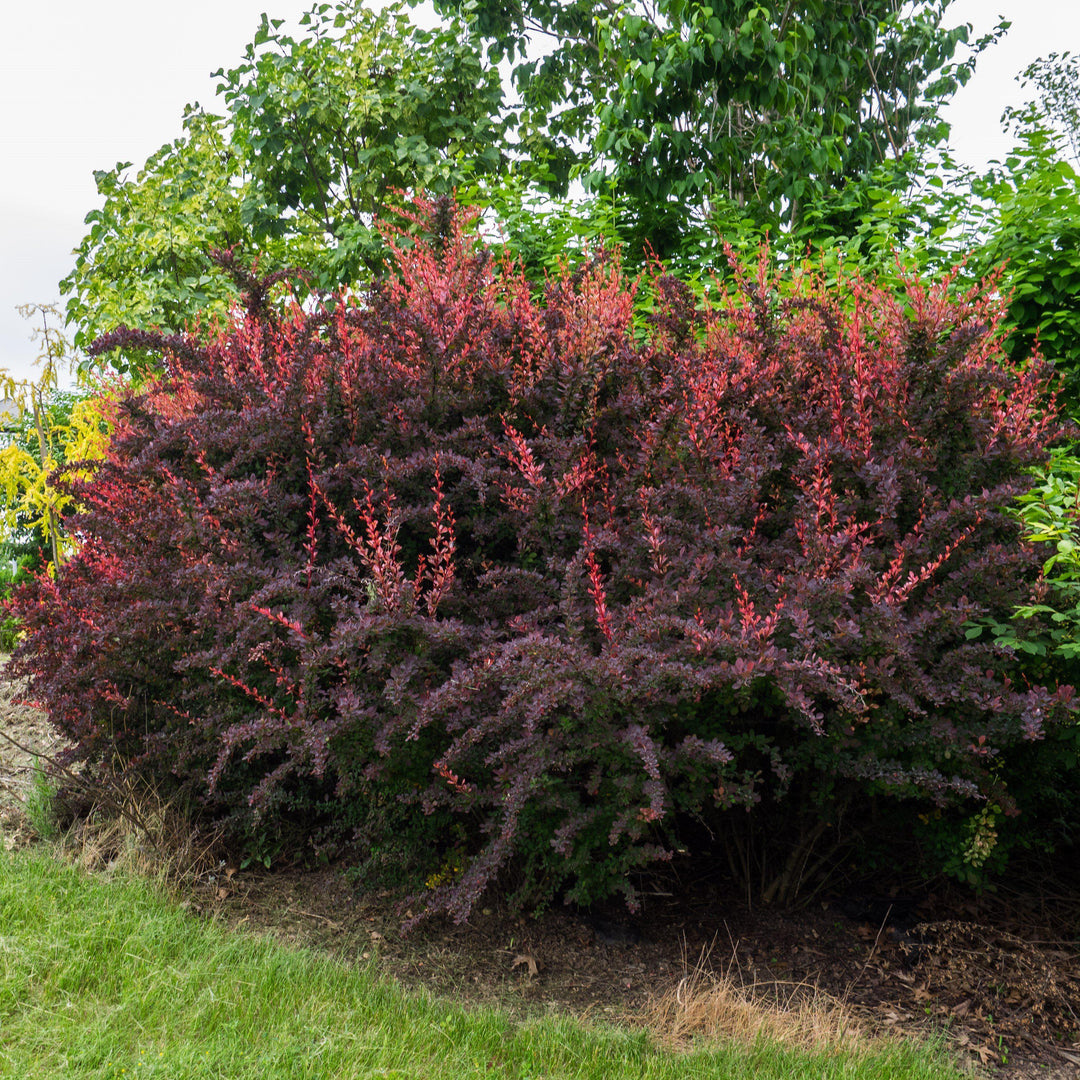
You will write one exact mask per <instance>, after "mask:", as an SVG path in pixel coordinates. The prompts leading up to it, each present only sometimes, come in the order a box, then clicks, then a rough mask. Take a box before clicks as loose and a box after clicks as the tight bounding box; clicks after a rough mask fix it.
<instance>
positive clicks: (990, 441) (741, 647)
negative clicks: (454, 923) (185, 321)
mask: <svg viewBox="0 0 1080 1080" xmlns="http://www.w3.org/2000/svg"><path fill="white" fill-rule="evenodd" d="M432 212H433V208H432V207H425V206H423V205H422V204H421V205H420V206H419V210H418V216H417V220H416V222H415V225H416V229H415V230H414V235H411V236H401V237H399V238H398V242H397V257H398V263H399V265H398V272H397V276H395V277H393V278H391V279H390V280H388V281H386V282H384V283H381V284H380V285H379V286H378V287H377V288H375V289H374V290H372V292H371V293H370V295H368V296H365V297H364V298H362V300H356V301H347V300H341V301H339V302H337V303H336V304H335V306H334V307H333V308H326V309H320V310H319V311H317V312H315V313H314V314H305V313H304V312H302V311H299V310H292V311H290V312H288V313H287V314H285V315H281V314H274V312H273V309H272V308H271V307H269V306H268V304H267V301H266V293H265V290H262V291H260V290H259V289H257V288H255V287H254V286H252V288H251V289H249V293H250V294H251V295H252V296H253V297H255V298H256V299H257V301H258V302H257V303H254V302H253V304H252V307H251V309H250V310H249V312H248V314H247V315H246V316H240V315H238V316H237V317H236V318H235V320H234V321H233V323H232V324H231V325H230V326H228V327H227V328H226V329H225V330H224V331H223V332H222V333H221V334H220V335H219V336H218V337H216V338H215V339H214V340H213V341H211V342H210V343H208V344H206V343H202V342H200V341H199V340H197V339H196V338H194V337H192V336H187V337H184V338H181V339H166V338H160V339H157V341H156V344H157V346H158V347H159V348H161V349H162V350H163V363H164V371H165V375H164V376H163V377H162V379H161V381H160V383H159V384H157V385H155V386H152V387H150V388H148V389H145V390H143V391H142V392H138V393H136V392H132V393H130V394H129V396H128V397H127V398H126V399H125V400H124V401H123V402H122V404H121V406H120V413H121V419H120V421H119V423H118V428H117V432H116V435H115V437H114V439H113V443H112V453H111V457H110V459H109V460H108V461H107V462H106V463H104V464H102V465H101V466H100V467H99V468H98V469H97V471H96V474H95V475H94V477H93V479H91V480H90V481H87V482H75V481H72V487H73V489H74V490H75V492H76V494H77V496H78V499H79V502H80V503H81V505H82V507H83V512H82V513H81V514H80V515H79V517H78V518H76V519H75V520H74V521H72V522H71V525H70V527H71V528H72V529H73V530H74V531H75V532H76V533H77V534H78V536H79V537H80V538H81V540H82V547H81V550H80V553H79V555H78V556H77V557H76V558H74V559H73V560H72V562H71V563H70V564H69V565H68V566H66V567H65V568H64V570H63V572H62V573H61V574H60V575H59V577H58V579H57V580H56V581H55V582H53V581H51V580H48V579H44V578H43V579H41V580H40V581H38V582H37V584H36V585H34V586H33V587H30V588H28V589H25V590H24V591H23V592H22V593H21V594H20V595H19V597H18V599H17V600H16V602H15V610H16V612H17V614H18V615H19V616H20V618H22V619H23V620H24V621H25V623H26V625H27V626H28V628H29V634H28V637H27V638H26V640H25V642H24V643H23V645H22V646H21V648H20V650H19V652H18V654H17V658H16V661H15V669H16V670H17V671H18V672H19V673H21V674H25V675H27V676H29V678H30V679H31V683H32V694H33V696H34V697H35V698H37V699H38V700H40V701H41V702H43V704H44V705H45V706H46V707H47V708H48V709H49V711H50V714H51V716H52V719H53V722H54V723H55V724H56V726H57V727H58V729H60V730H61V731H62V732H63V733H64V734H66V735H68V736H69V737H70V738H72V739H73V740H74V741H75V743H76V746H77V751H76V753H77V755H78V756H81V757H84V758H89V759H92V760H97V761H106V762H114V761H120V762H122V763H124V764H125V765H126V766H127V767H132V768H141V769H144V770H147V771H149V772H150V773H151V774H152V775H155V776H157V777H159V778H165V777H172V778H173V780H174V782H175V783H177V784H181V785H183V786H185V787H186V788H187V789H189V790H190V791H192V792H193V793H195V794H197V795H198V796H199V797H200V798H201V799H202V800H203V801H204V803H205V805H206V806H207V808H208V809H209V810H210V811H212V812H214V813H217V814H232V815H234V816H238V817H239V818H243V817H244V816H245V815H247V816H248V818H250V817H251V815H252V814H254V815H255V816H254V819H253V820H254V821H255V822H256V828H258V829H269V828H271V827H272V824H273V822H274V821H275V820H277V819H279V818H281V817H283V816H288V814H289V813H293V815H294V817H295V816H296V813H297V808H300V810H301V811H302V813H301V817H304V815H307V817H304V820H305V821H306V822H307V824H308V825H309V826H310V827H311V828H312V829H313V828H314V827H315V826H318V827H319V828H325V827H327V826H328V825H332V824H334V823H337V824H338V825H339V826H342V827H346V828H353V827H356V828H357V829H359V830H360V833H359V834H358V835H359V838H360V839H361V840H362V841H363V842H367V843H373V842H375V841H374V839H373V837H372V835H371V834H370V832H367V833H365V832H364V831H363V830H364V829H365V828H370V827H371V826H370V822H371V820H373V814H374V812H375V811H376V810H378V811H379V812H382V811H386V813H388V814H389V815H390V818H391V820H392V821H397V822H401V821H406V820H414V821H419V822H421V825H422V824H423V822H427V823H429V825H430V826H431V832H432V835H431V837H430V839H431V842H432V843H433V844H435V845H436V847H437V848H441V849H443V850H449V849H450V848H452V847H453V848H455V849H458V850H460V851H463V852H464V856H465V865H464V870H463V873H462V874H461V875H460V877H458V878H456V879H454V880H449V881H446V882H445V883H443V884H441V885H439V886H438V887H437V888H434V889H433V890H431V891H430V892H429V893H428V894H427V899H428V902H429V903H428V909H429V911H445V912H448V913H450V914H451V915H453V916H454V917H455V918H457V919H463V918H465V917H466V916H467V915H468V913H469V910H470V908H471V906H472V904H473V903H474V902H475V900H476V898H477V897H478V896H479V895H480V894H481V893H482V891H483V890H484V889H485V888H486V887H487V885H488V884H489V883H490V882H491V881H492V880H493V879H494V877H495V876H496V875H497V874H499V873H500V872H501V871H502V870H503V869H505V868H508V867H511V866H514V867H517V868H518V870H519V872H522V873H524V874H525V881H526V883H527V888H526V890H525V895H531V896H534V897H537V896H538V897H541V898H542V897H544V896H546V895H551V894H552V893H553V892H554V891H556V890H557V889H565V890H568V893H567V895H569V896H570V897H571V898H575V899H580V900H585V901H588V900H591V899H594V898H596V897H599V896H604V895H607V894H609V893H611V892H612V891H614V890H623V891H627V893H628V895H631V892H632V890H630V885H629V883H628V880H627V878H626V874H627V872H628V871H629V870H631V869H633V868H634V867H638V866H642V865H645V864H647V863H649V862H652V861H654V860H658V859H665V858H669V857H670V854H671V851H672V846H673V844H674V837H675V836H676V834H677V830H678V829H679V828H680V822H683V821H690V820H693V821H697V822H703V823H704V824H705V825H706V826H707V827H709V828H712V829H713V830H714V832H715V831H716V830H718V829H719V830H721V831H722V830H723V829H724V828H725V827H726V826H725V823H726V822H728V821H729V820H730V811H731V808H746V809H750V808H753V814H758V813H764V812H765V811H764V809H763V807H766V806H778V805H783V804H784V803H785V800H787V801H789V802H796V803H798V804H799V805H802V802H806V800H816V801H815V806H817V807H818V810H817V811H815V812H817V813H819V814H825V813H826V811H823V810H821V807H823V806H826V805H827V804H829V802H830V800H832V801H834V802H835V801H836V800H848V801H849V802H850V800H852V799H857V798H862V799H864V800H865V799H867V798H870V797H873V796H886V797H890V798H898V799H904V800H914V801H917V802H922V803H924V804H928V805H944V804H948V803H961V802H963V801H965V800H978V799H980V798H983V797H985V796H992V797H994V798H995V799H997V800H999V802H1001V803H1002V804H1003V805H1004V804H1005V803H1006V802H1007V799H1008V796H1007V793H1003V792H1002V791H1001V789H1000V784H999V782H998V779H997V777H996V774H995V772H994V770H993V768H992V764H993V760H994V756H995V755H997V754H998V753H999V752H1002V751H1004V750H1006V749H1007V748H1008V747H1010V746H1012V745H1015V744H1019V743H1021V742H1023V741H1025V740H1032V739H1038V738H1039V737H1040V735H1041V733H1042V732H1043V731H1044V730H1045V728H1046V725H1048V724H1052V723H1054V722H1056V721H1057V720H1059V719H1060V718H1061V717H1062V716H1063V715H1065V714H1066V711H1067V707H1068V698H1069V692H1068V691H1067V690H1065V691H1060V692H1058V691H1051V690H1048V689H1044V688H1042V687H1039V686H1026V685H1020V684H1018V683H1017V682H1016V681H1015V667H1014V665H1013V663H1012V661H1011V659H1010V658H1009V657H1008V656H1007V655H1003V654H1001V653H1000V652H996V651H995V650H994V649H993V647H992V646H990V645H988V644H985V643H983V642H980V641H971V640H968V639H967V638H966V637H965V632H964V628H965V623H966V622H967V621H968V620H972V619H977V618H980V617H982V616H984V615H987V614H988V613H994V614H997V615H999V616H1005V615H1007V614H1008V613H1009V612H1010V611H1011V609H1012V607H1013V605H1014V604H1015V603H1017V602H1019V601H1022V600H1023V599H1025V598H1026V595H1027V592H1028V590H1029V588H1030V582H1031V581H1032V580H1033V577H1034V575H1035V574H1036V573H1037V565H1036V563H1035V561H1034V559H1033V556H1032V554H1031V553H1030V552H1029V551H1027V550H1025V549H1024V548H1023V547H1022V546H1021V545H1020V544H1019V543H1018V532H1017V526H1016V523H1015V522H1014V520H1013V519H1012V518H1011V517H1010V516H1009V515H1008V514H1007V513H1006V512H1005V507H1006V506H1007V505H1008V503H1009V501H1010V499H1011V498H1012V496H1013V495H1015V494H1016V493H1017V492H1019V491H1021V490H1023V489H1024V488H1025V486H1026V484H1027V480H1026V479H1025V475H1024V470H1025V469H1026V468H1028V467H1029V466H1030V465H1032V464H1033V463H1035V462H1036V461H1039V460H1041V459H1042V457H1043V453H1044V447H1045V446H1046V445H1047V443H1048V441H1050V440H1051V439H1052V438H1053V437H1054V433H1055V426H1054V421H1053V419H1052V417H1050V416H1048V415H1046V414H1045V413H1044V412H1043V411H1041V409H1040V404H1039V403H1040V401H1041V400H1042V398H1041V395H1043V392H1044V379H1043V373H1042V372H1041V371H1040V370H1039V369H1037V368H1035V367H1033V368H1031V369H1030V370H1028V371H1026V372H1024V373H1020V374H1018V373H1016V372H1015V371H1012V370H1010V369H1008V368H1007V367H1005V366H1003V365H1002V364H1001V363H1000V361H999V354H998V349H997V344H996V340H995V325H996V319H997V317H998V314H997V309H996V308H995V306H994V304H993V303H992V302H991V301H990V300H989V299H988V298H987V297H986V296H983V295H978V294H973V295H969V296H966V297H963V298H961V299H954V298H952V297H951V295H950V291H949V289H948V288H947V287H946V285H944V284H942V285H933V286H930V287H926V286H924V285H922V284H920V283H918V282H914V281H913V282H912V283H911V284H910V286H909V288H908V290H907V292H906V295H904V296H892V295H887V294H885V293H883V292H881V291H879V290H878V289H876V288H875V287H874V286H873V285H871V284H868V283H866V282H864V281H860V280H857V279H856V280H853V281H852V282H851V283H850V290H849V295H845V296H844V297H843V298H842V299H843V303H842V304H841V303H840V302H839V300H838V299H837V298H835V297H831V296H828V295H823V294H822V293H821V292H820V291H818V290H816V289H815V288H814V287H813V286H812V285H810V284H808V283H805V282H804V283H803V284H802V285H799V286H797V287H795V286H790V285H789V284H784V285H783V286H782V287H780V288H777V287H776V285H775V283H774V282H773V281H771V280H770V279H769V276H768V274H767V273H766V271H765V270H764V269H762V270H761V271H760V273H759V275H758V277H757V279H756V280H742V279H740V280H739V281H738V283H737V285H736V287H735V288H734V289H733V291H732V294H731V295H725V296H717V297H714V298H713V299H712V300H711V301H710V302H709V303H708V304H706V305H705V306H704V309H703V310H702V309H699V308H698V307H696V306H695V303H694V302H693V300H692V299H691V297H690V294H689V292H688V291H687V290H686V288H685V287H684V286H682V285H681V284H680V283H678V282H675V281H673V280H671V279H670V278H666V277H663V276H659V277H658V278H657V279H656V280H655V281H654V282H652V283H651V288H652V293H651V295H652V301H653V302H652V304H651V311H652V315H651V316H650V319H649V324H648V327H647V328H645V329H643V328H642V324H640V323H635V311H636V310H640V305H638V306H636V301H635V295H634V289H633V288H632V287H628V286H627V285H626V284H625V283H624V281H623V280H622V277H621V274H620V269H619V265H618V261H617V260H616V259H614V258H610V257H601V258H598V259H596V260H594V261H593V262H592V263H590V264H589V265H587V266H586V267H584V268H583V269H581V270H580V271H579V272H578V273H576V274H574V275H571V274H569V273H566V274H564V275H563V276H561V277H559V278H557V279H553V280H550V281H548V282H547V283H546V286H545V289H544V292H543V296H542V299H537V298H536V297H535V296H534V294H533V292H532V290H531V284H530V283H529V282H527V281H525V280H524V279H523V278H522V277H521V276H520V274H519V273H518V272H517V271H516V270H515V268H514V267H512V266H504V267H499V266H495V265H493V264H492V261H491V260H490V259H489V257H488V255H487V253H486V252H485V251H484V250H483V248H482V247H481V246H480V245H479V244H478V243H477V242H476V241H475V239H474V238H473V237H472V236H471V234H470V233H469V230H468V222H467V221H463V220H462V217H461V216H460V215H457V216H454V217H453V219H452V220H453V225H452V228H451V229H450V235H449V237H442V238H437V239H436V242H433V243H427V242H425V241H424V239H423V235H424V233H423V227H424V222H425V217H424V215H425V214H431V213H432ZM444 216H445V215H444ZM778 296H785V297H789V298H788V299H778ZM125 333H126V332H124V331H119V332H117V333H116V334H114V335H110V337H109V339H108V341H107V342H105V344H104V345H103V347H106V346H113V345H115V344H117V343H121V342H124V343H127V342H126V338H125ZM138 343H139V344H140V346H146V345H148V344H154V342H153V341H151V340H150V339H149V338H147V337H146V336H145V335H143V336H142V337H141V338H140V339H139V342H138ZM800 800H801V801H802V802H800ZM807 805H808V804H807ZM753 814H752V815H751V817H752V816H753ZM421 815H426V816H424V817H421ZM375 816H377V815H375ZM743 816H744V818H745V814H744V815H743ZM826 816H827V815H826ZM365 822H366V823H367V824H366V825H365ZM530 890H531V891H530Z"/></svg>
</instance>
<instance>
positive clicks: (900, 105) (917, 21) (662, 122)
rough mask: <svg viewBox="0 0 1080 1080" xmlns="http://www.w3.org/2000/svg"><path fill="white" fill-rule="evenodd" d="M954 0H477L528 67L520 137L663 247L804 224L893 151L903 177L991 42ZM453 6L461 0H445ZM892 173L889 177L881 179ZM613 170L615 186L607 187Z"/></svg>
mask: <svg viewBox="0 0 1080 1080" xmlns="http://www.w3.org/2000/svg"><path fill="white" fill-rule="evenodd" d="M949 3H950V0H922V2H919V3H915V4H902V3H900V0H710V2H709V3H708V4H704V3H700V2H693V0H658V2H657V3H655V4H649V5H647V6H641V5H637V4H635V3H633V2H629V0H611V2H609V3H605V4H595V3H585V2H576V3H571V4H560V3H555V2H553V0H534V2H530V3H523V4H522V5H521V6H519V7H513V8H507V7H505V6H504V5H501V4H496V3H494V0H479V3H478V6H477V8H476V10H477V22H478V26H479V27H480V29H481V32H482V33H484V34H486V35H487V36H488V38H489V39H490V41H491V47H490V48H491V55H492V57H493V58H496V59H501V58H504V57H508V58H510V59H511V60H514V59H515V58H518V57H521V55H522V50H523V49H526V48H527V45H528V39H529V37H530V35H532V36H533V37H536V36H537V35H538V34H547V35H549V36H550V37H551V38H553V39H554V41H555V46H554V48H553V49H552V50H551V51H550V52H549V54H548V55H546V56H544V57H542V58H540V59H537V60H532V59H528V58H527V57H525V58H522V59H520V60H518V62H517V63H516V65H515V68H514V73H515V80H516V83H517V87H518V90H519V92H520V93H521V95H522V98H523V102H524V107H523V120H522V142H523V145H526V146H528V147H530V148H532V147H534V146H543V147H545V148H546V151H547V152H546V156H545V157H544V158H543V162H544V165H545V170H544V172H543V173H542V174H541V177H540V178H541V179H546V180H548V181H549V182H550V183H552V184H553V185H555V186H557V185H558V184H560V183H565V180H566V179H567V178H568V177H570V176H571V175H574V174H575V173H576V174H577V175H579V176H581V177H582V178H583V179H584V180H585V183H586V185H587V187H588V188H589V189H591V190H592V191H594V192H599V191H608V190H613V191H614V194H615V197H616V198H617V199H618V200H619V201H620V202H621V205H622V207H623V209H624V214H625V217H626V222H625V228H626V229H627V230H629V232H630V233H631V234H632V236H633V240H634V241H638V240H647V241H649V243H650V244H651V245H652V247H653V248H654V249H655V250H657V251H658V252H659V253H660V254H662V255H667V254H670V253H671V252H672V251H674V250H676V249H677V248H678V247H679V246H680V244H681V242H682V238H683V237H684V235H685V231H686V226H687V223H691V224H693V223H694V222H695V221H701V220H703V219H707V218H708V217H709V216H710V215H712V214H715V213H716V212H717V211H718V210H719V211H720V213H721V216H722V217H723V218H724V219H725V220H726V219H727V218H728V217H730V215H731V213H732V210H731V209H730V208H725V207H724V205H723V204H725V203H729V204H734V205H735V207H736V208H737V211H736V212H737V213H739V214H741V215H743V216H745V217H748V218H749V219H750V220H751V221H753V222H754V223H755V224H757V225H758V226H773V227H775V226H777V225H779V224H781V223H783V224H784V225H785V227H790V226H791V225H792V224H795V223H797V222H798V221H799V220H800V219H801V217H802V215H803V214H804V213H805V210H806V208H807V207H808V206H810V205H812V204H816V203H819V202H820V201H821V200H822V199H824V198H825V197H826V196H827V195H828V194H829V193H831V192H835V191H837V190H838V189H842V188H843V187H844V186H845V185H847V184H849V183H851V182H853V181H855V180H858V179H860V178H862V177H864V176H865V175H867V174H868V173H870V172H872V171H873V170H874V169H875V167H877V166H880V165H881V164H882V163H886V162H887V163H889V164H890V165H891V166H892V170H893V172H894V174H895V178H894V180H893V181H892V182H893V186H894V187H895V186H899V187H903V186H906V182H907V174H908V171H909V170H910V168H911V167H912V164H913V162H914V160H916V158H917V153H913V151H915V152H917V151H918V150H919V149H920V148H921V147H923V146H925V145H935V144H937V143H939V142H940V141H941V140H942V138H943V137H944V135H945V133H946V130H947V129H946V128H945V126H944V125H943V124H942V122H941V120H940V118H939V116H938V106H939V105H940V103H941V102H942V101H943V100H945V99H946V98H947V97H948V96H949V95H950V94H951V93H952V92H953V91H954V90H955V89H956V88H957V87H958V86H959V85H961V84H962V83H963V82H965V81H966V80H967V78H968V77H969V75H970V74H971V72H972V70H973V66H974V61H975V57H976V56H977V54H978V52H979V51H980V49H981V48H983V47H985V45H986V44H988V43H989V42H990V41H991V40H993V39H994V38H995V37H996V34H997V33H1000V32H1001V29H1002V28H1000V27H999V30H998V31H996V32H995V34H993V35H989V36H988V37H986V38H984V39H982V40H981V41H979V42H977V43H975V44H974V46H973V48H972V50H971V53H970V55H968V56H967V57H966V58H964V59H957V54H958V51H959V50H960V47H961V45H963V44H964V43H966V42H967V41H968V36H969V27H967V26H959V27H955V28H951V29H950V28H946V27H945V26H944V24H943V19H944V14H945V10H946V8H947V7H948V5H949ZM454 6H455V5H453V4H451V3H450V2H449V0H447V2H446V3H444V4H443V7H444V9H446V8H452V7H454ZM879 181H880V176H879ZM609 185H611V187H610V188H609Z"/></svg>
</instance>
